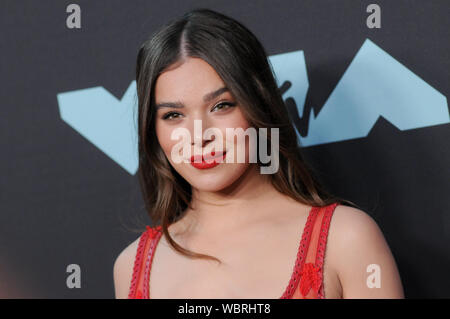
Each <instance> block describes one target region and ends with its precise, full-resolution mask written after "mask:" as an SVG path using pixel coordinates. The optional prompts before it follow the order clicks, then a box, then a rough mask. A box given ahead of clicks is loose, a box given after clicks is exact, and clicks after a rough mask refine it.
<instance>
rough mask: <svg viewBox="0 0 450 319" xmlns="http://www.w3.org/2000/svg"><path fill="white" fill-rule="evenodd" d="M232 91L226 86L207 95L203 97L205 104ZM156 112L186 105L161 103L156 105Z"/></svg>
mask: <svg viewBox="0 0 450 319" xmlns="http://www.w3.org/2000/svg"><path fill="white" fill-rule="evenodd" d="M229 91H230V90H229V89H228V88H227V87H226V86H224V87H221V88H220V89H217V90H215V91H213V92H210V93H207V94H205V95H204V96H203V102H205V103H207V102H210V101H212V100H214V99H215V98H216V97H218V96H220V95H221V94H223V93H225V92H229ZM155 107H156V110H158V109H160V108H163V107H173V108H183V107H184V104H183V103H182V102H179V101H178V102H161V103H157V104H155Z"/></svg>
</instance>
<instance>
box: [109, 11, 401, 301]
mask: <svg viewBox="0 0 450 319" xmlns="http://www.w3.org/2000/svg"><path fill="white" fill-rule="evenodd" d="M136 81H137V93H138V98H139V103H138V104H139V107H138V112H139V113H138V123H139V124H138V125H139V127H138V130H139V142H138V144H139V161H140V170H139V176H140V181H141V187H142V190H143V194H144V200H145V203H146V206H147V210H148V212H149V215H150V217H151V219H152V221H153V222H156V223H157V224H158V226H157V227H149V226H147V230H146V231H145V232H143V233H142V234H141V236H140V237H139V238H137V239H136V240H135V241H134V242H133V243H131V244H130V245H129V246H128V247H126V248H125V249H124V250H123V251H122V253H121V254H120V255H119V256H118V257H117V259H116V261H115V264H114V283H115V293H116V297H117V298H127V297H130V298H149V297H150V296H151V298H403V289H402V285H401V281H400V277H399V274H398V270H397V267H396V264H395V261H394V258H393V256H392V254H391V252H390V249H389V247H388V245H387V243H386V241H385V239H384V237H383V235H382V233H381V231H380V229H379V228H378V226H377V224H376V223H375V222H374V220H373V219H372V218H371V217H370V216H369V215H367V214H366V213H365V212H363V211H361V210H359V209H357V208H353V207H351V206H347V205H344V204H343V203H344V202H347V203H349V204H352V203H351V202H349V201H346V200H341V199H338V198H336V197H334V196H332V195H330V194H328V193H327V192H326V191H325V190H324V189H323V188H322V187H321V186H320V185H319V183H318V181H317V180H316V179H315V178H314V177H313V175H312V174H311V173H310V171H311V168H310V167H308V166H307V164H306V163H305V162H304V161H303V159H302V156H301V153H300V151H299V147H298V145H297V136H296V133H295V131H294V127H293V125H292V122H291V120H290V118H289V116H288V112H287V110H286V107H285V105H284V102H283V99H282V96H281V94H280V91H279V90H278V87H277V85H276V81H275V79H274V77H273V73H272V70H271V67H270V65H269V63H268V60H267V55H266V53H265V50H264V48H263V47H262V46H261V44H260V42H259V41H258V40H257V39H256V38H255V36H254V35H253V34H252V33H251V32H250V31H249V30H248V29H247V28H245V27H244V26H243V25H242V24H240V23H239V22H237V21H235V20H233V19H231V18H229V17H226V16H224V15H222V14H219V13H217V12H214V11H211V10H208V9H197V10H193V11H191V12H189V13H186V14H185V15H184V16H182V17H181V18H179V19H177V20H175V21H171V22H170V23H169V24H167V25H165V26H164V27H163V28H161V29H160V30H159V31H158V32H156V33H155V34H154V35H153V36H152V37H151V38H150V39H149V40H148V41H146V42H145V43H144V44H143V46H142V47H141V48H140V50H139V53H138V58H137V69H136ZM196 120H197V121H196ZM198 123H201V124H200V126H198ZM196 126H197V127H196ZM261 128H266V129H267V131H265V132H266V133H265V134H262V133H264V131H263V130H260V129H261ZM208 129H214V130H215V132H216V133H217V134H210V135H202V133H204V132H205V131H207V130H208ZM227 129H242V131H246V132H248V131H249V129H256V132H257V135H258V137H259V138H260V137H264V138H263V139H262V141H263V143H260V142H261V140H258V144H257V145H255V140H253V139H251V138H250V137H248V142H247V139H246V138H245V135H244V142H242V139H241V138H240V137H242V136H243V135H240V136H238V135H234V136H233V135H227V134H226V131H227ZM273 129H276V130H273ZM175 131H177V132H180V131H182V132H187V133H189V134H188V135H190V137H191V138H190V139H189V138H188V139H182V142H181V144H180V139H178V140H177V139H175V138H174V136H175V135H173V134H174V132H175ZM199 131H200V134H199ZM220 133H222V134H220ZM274 134H275V135H274ZM192 137H194V138H192ZM264 141H266V142H267V144H266V145H264ZM180 145H181V146H183V148H182V150H183V152H181V148H179V146H180ZM268 145H271V146H274V145H275V147H274V148H271V150H272V151H271V152H272V153H271V156H272V155H276V156H272V157H271V161H272V162H273V161H275V162H276V161H278V167H276V168H275V170H273V172H272V173H269V174H267V173H262V169H263V168H264V167H266V168H267V167H268V165H270V163H267V162H263V161H262V160H261V159H260V158H259V157H258V159H257V161H256V162H255V161H251V160H250V158H251V157H250V155H252V154H254V153H255V149H258V150H263V149H264V147H265V146H268ZM211 146H213V147H212V148H210V147H211ZM242 146H244V150H245V153H244V157H245V160H244V161H242V160H238V156H237V154H238V152H235V151H234V150H236V149H238V148H239V147H242ZM263 146H264V147H263ZM199 150H200V154H203V158H202V157H201V155H200V158H199V160H198V161H196V160H195V157H193V155H192V154H197V155H198V153H196V152H198V151H199ZM184 151H187V152H186V153H184ZM216 152H217V153H216ZM256 153H257V154H258V152H256ZM186 154H187V155H186ZM177 156H178V157H179V158H182V159H184V161H180V160H177V159H176V157H177ZM208 156H209V157H208ZM197 157H198V156H197ZM179 158H178V159H179ZM197 162H198V163H197ZM325 248H326V249H325ZM150 270H151V271H150ZM368 271H369V272H368ZM150 283H151V284H150ZM150 287H151V289H150Z"/></svg>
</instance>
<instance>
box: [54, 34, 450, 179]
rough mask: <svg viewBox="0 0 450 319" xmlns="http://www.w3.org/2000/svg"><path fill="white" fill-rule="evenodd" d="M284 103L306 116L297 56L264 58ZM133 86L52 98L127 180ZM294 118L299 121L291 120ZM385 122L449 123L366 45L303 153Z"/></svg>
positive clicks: (437, 100) (409, 125)
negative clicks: (121, 91)
mask: <svg viewBox="0 0 450 319" xmlns="http://www.w3.org/2000/svg"><path fill="white" fill-rule="evenodd" d="M269 61H270V63H271V64H272V66H273V72H274V75H275V78H276V80H277V84H278V86H279V87H281V86H282V85H283V84H285V83H289V84H290V86H289V88H288V89H287V90H286V91H285V92H283V97H284V99H285V100H286V99H288V100H289V101H290V103H294V104H295V112H294V113H297V114H295V115H293V116H294V119H293V120H294V122H296V121H297V120H298V118H300V117H302V115H303V114H304V104H305V99H306V93H307V91H308V87H309V82H308V76H307V69H306V62H305V57H304V54H303V51H293V52H288V53H282V54H277V55H273V56H269ZM135 93H136V82H135V81H133V82H131V84H130V86H129V87H128V89H127V91H126V92H125V94H124V95H123V97H122V99H121V100H118V99H117V98H116V97H115V96H113V95H112V94H111V93H109V92H108V91H107V90H105V89H104V88H103V87H101V86H97V87H93V88H87V89H81V90H76V91H70V92H63V93H58V94H57V100H58V104H59V111H60V115H61V118H62V119H63V121H65V122H66V123H67V124H69V125H70V126H71V127H72V128H73V129H75V130H76V131H77V132H78V133H80V134H81V135H82V136H84V137H85V138H86V139H87V140H88V141H90V142H91V143H92V144H94V145H95V146H96V147H98V148H99V149H100V150H101V151H103V152H104V153H105V154H106V155H108V156H109V157H110V158H111V159H112V160H114V161H115V162H116V163H117V164H119V165H120V166H121V167H123V168H124V169H125V170H126V171H127V172H129V173H130V174H135V173H136V171H137V169H138V151H137V118H136V115H137V112H135V108H136V107H137V105H136V101H135V95H136V94H135ZM296 117H297V118H296ZM380 117H383V118H385V119H386V120H387V121H389V122H390V123H391V124H392V125H394V126H396V127H397V128H398V129H399V130H401V131H404V130H410V129H416V128H423V127H428V126H434V125H440V124H446V123H449V122H450V116H449V112H448V105H447V98H446V97H445V96H444V95H443V94H441V93H440V92H438V91H437V90H436V89H434V88H433V87H431V86H430V85H429V84H428V83H426V82H425V81H424V80H422V79H421V78H420V77H418V76H417V75H416V74H414V73H413V72H412V71H410V70H409V69H408V68H406V67H405V66H404V65H402V64H401V63H400V62H398V61H397V60H395V59H394V58H393V57H392V56H390V55H389V54H388V53H387V52H385V51H384V50H382V49H381V48H380V47H378V46H377V45H376V44H375V43H373V42H372V41H371V40H369V39H366V40H365V41H364V43H363V45H362V46H361V48H360V49H359V50H358V52H357V54H356V55H355V57H354V58H353V61H352V62H351V63H350V65H349V67H348V68H347V70H346V71H345V72H344V74H343V75H342V77H341V79H340V80H339V82H338V84H337V85H336V87H335V88H334V90H333V92H332V93H331V95H330V96H329V97H328V99H327V100H326V102H325V104H324V105H323V107H322V108H321V110H320V112H319V113H318V114H314V112H311V113H310V118H309V126H308V133H307V135H306V136H302V135H300V133H299V132H298V130H297V129H296V132H297V137H298V143H299V146H301V147H308V146H314V145H320V144H326V143H332V142H340V141H345V140H350V139H356V138H364V137H366V136H367V135H368V134H369V132H370V130H371V129H372V127H373V126H374V125H375V123H376V122H377V120H378V119H379V118H380Z"/></svg>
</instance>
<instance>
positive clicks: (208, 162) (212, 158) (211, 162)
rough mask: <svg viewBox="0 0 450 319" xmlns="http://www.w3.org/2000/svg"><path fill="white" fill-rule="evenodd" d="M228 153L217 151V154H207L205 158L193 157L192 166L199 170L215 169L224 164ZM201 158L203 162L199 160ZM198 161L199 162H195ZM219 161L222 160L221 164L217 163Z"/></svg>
mask: <svg viewBox="0 0 450 319" xmlns="http://www.w3.org/2000/svg"><path fill="white" fill-rule="evenodd" d="M226 154H227V152H223V151H217V152H211V153H209V154H206V155H204V156H202V155H195V156H194V155H192V156H191V165H192V166H194V167H195V168H197V169H207V168H213V167H216V166H217V165H219V164H221V163H223V159H225V156H226ZM200 158H201V162H200V161H199V159H200ZM196 159H197V162H196V161H195V160H196ZM216 159H217V160H220V159H222V160H221V161H220V162H217V161H216Z"/></svg>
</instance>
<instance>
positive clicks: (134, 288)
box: [128, 226, 161, 299]
mask: <svg viewBox="0 0 450 319" xmlns="http://www.w3.org/2000/svg"><path fill="white" fill-rule="evenodd" d="M160 228H161V227H156V229H153V228H151V227H150V226H146V229H147V230H146V231H145V232H144V233H143V234H142V235H141V238H140V239H139V244H138V248H137V251H136V257H135V260H134V267H133V276H132V278H131V284H130V290H129V294H128V298H129V299H142V298H143V297H145V296H144V295H145V290H144V291H142V289H141V287H138V283H139V278H140V277H141V276H142V273H141V272H142V264H143V260H144V257H146V259H148V258H147V256H144V253H145V251H144V250H145V245H146V243H147V241H148V240H152V239H153V238H154V237H155V235H156V234H157V232H158V230H159V229H160ZM157 229H158V230H157ZM147 255H148V254H147ZM147 268H148V265H147V263H146V268H145V272H147ZM144 288H145V282H144ZM143 293H144V294H143Z"/></svg>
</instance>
